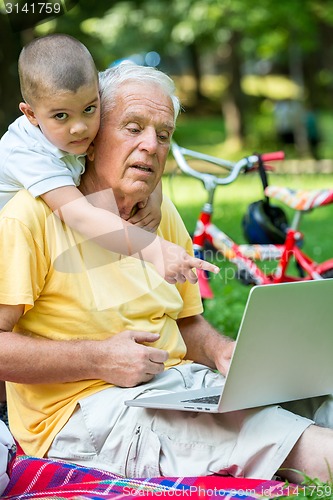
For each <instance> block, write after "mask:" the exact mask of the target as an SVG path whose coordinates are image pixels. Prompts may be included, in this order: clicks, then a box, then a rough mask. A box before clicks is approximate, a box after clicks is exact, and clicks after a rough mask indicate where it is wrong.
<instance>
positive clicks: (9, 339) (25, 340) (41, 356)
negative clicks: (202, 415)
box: [0, 305, 168, 387]
mask: <svg viewBox="0 0 333 500" xmlns="http://www.w3.org/2000/svg"><path fill="white" fill-rule="evenodd" d="M22 313H23V306H21V305H18V306H8V305H0V338H1V349H0V380H7V381H10V382H17V383H25V384H47V383H62V382H74V381H78V380H90V379H98V380H104V381H105V382H108V383H111V384H115V385H118V386H120V387H134V386H135V385H138V384H140V383H142V382H147V381H149V380H151V379H152V378H153V377H154V376H155V375H156V374H157V373H161V372H162V371H163V370H164V362H165V361H166V360H167V357H168V354H167V353H166V352H165V351H162V350H160V349H156V348H154V347H150V346H146V345H142V343H143V342H155V341H156V340H157V339H158V335H157V334H153V333H148V332H137V331H129V330H127V331H124V332H121V333H119V334H117V335H115V336H113V337H110V338H108V339H105V340H73V341H71V340H64V341H62V340H59V341H58V340H49V339H45V338H42V337H33V336H31V335H28V334H20V333H15V332H13V331H12V329H13V327H14V325H15V324H16V323H17V321H18V319H19V318H20V316H21V315H22Z"/></svg>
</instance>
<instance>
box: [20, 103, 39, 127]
mask: <svg viewBox="0 0 333 500" xmlns="http://www.w3.org/2000/svg"><path fill="white" fill-rule="evenodd" d="M19 108H20V111H22V113H23V114H24V115H25V116H26V117H27V118H28V120H29V122H30V123H31V124H32V125H34V126H35V127H38V121H37V118H36V116H35V113H34V110H33V109H32V107H31V106H30V104H28V103H26V102H20V104H19Z"/></svg>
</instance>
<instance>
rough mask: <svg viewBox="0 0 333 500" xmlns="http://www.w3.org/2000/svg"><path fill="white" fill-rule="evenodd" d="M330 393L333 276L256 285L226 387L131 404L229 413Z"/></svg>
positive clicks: (140, 399) (332, 382) (332, 390)
mask: <svg viewBox="0 0 333 500" xmlns="http://www.w3.org/2000/svg"><path fill="white" fill-rule="evenodd" d="M330 393H333V279H327V280H318V281H300V282H292V283H281V284H272V285H257V286H255V287H254V288H252V289H251V291H250V293H249V296H248V300H247V303H246V306H245V311H244V314H243V318H242V321H241V325H240V329H239V332H238V335H237V341H236V346H235V350H234V354H233V357H232V360H231V364H230V368H229V371H228V375H227V377H226V379H225V383H224V386H223V387H221V386H220V387H214V388H207V389H200V390H195V391H193V390H184V391H182V392H177V393H164V394H162V395H155V396H147V394H144V397H142V396H141V395H140V396H139V397H137V398H136V399H133V400H128V401H125V404H126V405H128V406H141V407H145V408H160V409H168V410H170V409H174V410H185V411H195V412H214V413H224V412H229V411H234V410H242V409H244V408H254V407H258V406H263V405H269V404H275V403H281V402H285V401H293V400H297V399H302V398H308V397H311V396H321V395H326V394H330ZM155 394H156V393H155ZM211 397H213V400H212V401H211V402H209V401H210V398H211Z"/></svg>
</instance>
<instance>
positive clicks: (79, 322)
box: [0, 190, 202, 457]
mask: <svg viewBox="0 0 333 500" xmlns="http://www.w3.org/2000/svg"><path fill="white" fill-rule="evenodd" d="M162 214H163V216H162V221H161V224H160V228H159V235H160V236H163V237H164V238H165V239H167V240H170V241H173V242H175V243H177V244H179V245H181V246H183V247H185V248H186V249H187V251H189V252H191V240H190V237H189V235H188V233H187V231H186V229H185V227H184V224H183V222H182V220H181V218H180V216H179V214H178V212H177V211H176V209H175V207H174V206H173V204H172V203H171V201H170V200H168V199H165V200H164V202H163V206H162ZM112 237H122V235H121V234H120V233H118V234H117V233H114V234H113V235H112ZM0 241H1V249H2V257H1V259H0V276H1V287H0V304H11V305H15V304H25V313H24V315H23V316H22V317H21V318H20V320H19V322H18V324H17V325H16V330H17V331H21V332H24V331H28V332H31V333H32V334H33V335H39V336H43V337H47V338H49V339H60V340H61V339H63V340H67V339H97V340H98V339H104V338H107V337H109V336H112V335H115V334H116V333H119V332H121V331H123V330H142V331H148V332H158V333H159V334H160V338H159V340H158V341H157V342H155V343H154V344H151V345H153V346H154V347H157V348H161V349H165V350H167V351H168V353H169V359H168V361H167V363H166V367H167V368H168V367H170V366H174V365H176V364H179V363H181V362H183V359H184V357H185V354H186V346H185V344H184V341H183V339H182V337H181V335H180V332H179V330H178V326H177V322H176V320H177V319H179V318H182V317H188V316H192V315H195V314H200V313H201V312H202V305H201V300H200V295H199V290H198V286H197V285H191V284H189V283H188V282H186V283H184V284H177V285H170V284H168V283H167V282H166V281H165V280H164V279H162V278H161V277H160V275H159V274H158V273H157V272H156V271H155V268H154V266H153V265H151V264H149V263H146V264H145V265H143V263H142V261H140V260H139V259H136V258H133V257H121V256H120V255H119V254H114V253H111V252H108V251H107V250H104V249H102V248H101V247H99V246H98V245H96V244H95V243H93V242H91V241H87V240H84V238H83V237H82V236H81V235H79V234H78V233H75V232H74V231H72V230H71V229H70V228H68V227H66V226H65V225H64V224H63V223H62V222H61V221H60V220H59V219H58V218H57V217H56V216H54V215H53V214H52V213H51V210H50V209H49V208H48V207H47V205H46V204H45V203H44V202H43V201H42V200H41V199H33V198H32V196H31V195H30V194H29V193H28V192H27V191H24V190H22V191H20V192H19V193H18V194H17V195H16V196H15V197H14V198H13V199H12V200H11V201H10V202H9V203H8V204H7V205H6V206H5V207H4V209H3V210H2V212H1V217H0ZM50 348H52V344H50ZM108 386H110V384H106V383H105V382H104V381H101V380H84V381H80V382H69V383H66V384H14V383H8V384H7V387H8V408H9V414H10V426H11V430H12V432H13V434H14V436H15V438H16V439H17V440H18V442H19V443H20V444H21V446H22V447H23V449H24V451H25V453H27V454H31V455H35V456H39V457H41V456H43V455H45V453H46V452H47V450H48V448H49V446H50V444H51V442H52V441H53V439H54V437H55V435H56V434H57V433H58V432H59V431H60V429H61V428H62V427H63V425H64V424H65V423H66V421H67V420H68V418H69V417H70V415H71V414H72V412H73V410H74V408H75V406H76V403H77V401H78V400H79V399H81V398H83V397H86V396H88V395H90V394H93V393H94V392H96V391H99V390H101V389H103V388H105V387H108Z"/></svg>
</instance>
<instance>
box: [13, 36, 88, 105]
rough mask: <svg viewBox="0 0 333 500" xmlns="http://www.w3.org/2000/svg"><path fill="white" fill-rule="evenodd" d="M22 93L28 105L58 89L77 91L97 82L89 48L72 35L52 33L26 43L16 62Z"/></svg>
mask: <svg viewBox="0 0 333 500" xmlns="http://www.w3.org/2000/svg"><path fill="white" fill-rule="evenodd" d="M18 70H19V77H20V85H21V93H22V97H23V99H24V100H25V101H26V102H27V103H29V104H30V105H31V104H32V103H33V102H36V100H38V99H42V98H45V97H47V96H49V95H50V94H52V93H54V92H55V91H57V90H69V91H72V92H76V91H77V90H78V89H79V88H80V87H81V86H82V85H89V84H92V83H95V82H97V70H96V66H95V63H94V60H93V58H92V56H91V54H90V52H89V50H88V49H87V48H86V47H85V46H84V45H83V44H82V43H81V42H79V40H76V39H75V38H73V37H71V36H69V35H64V34H60V33H59V34H52V35H47V36H44V37H40V38H36V39H35V40H33V41H32V42H30V43H29V44H28V45H26V46H25V47H24V48H23V49H22V51H21V54H20V57H19V61H18Z"/></svg>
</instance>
